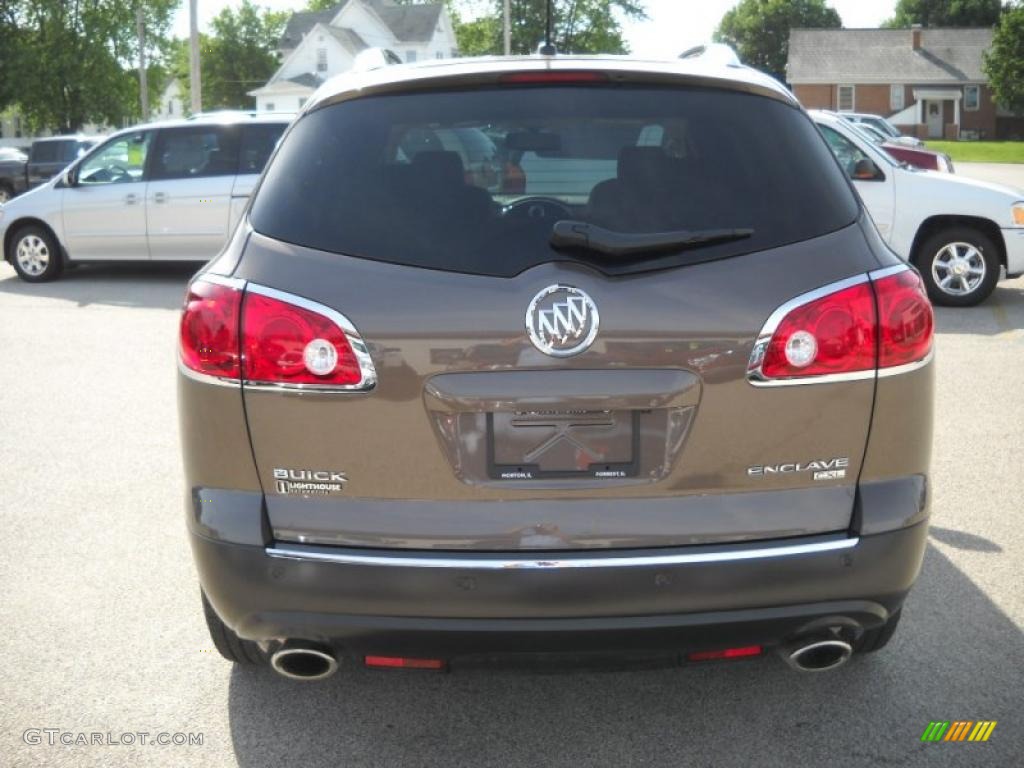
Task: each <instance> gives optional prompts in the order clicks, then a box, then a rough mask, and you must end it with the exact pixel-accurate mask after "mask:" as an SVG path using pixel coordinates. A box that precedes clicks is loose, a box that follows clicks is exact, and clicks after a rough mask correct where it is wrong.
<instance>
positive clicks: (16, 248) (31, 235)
mask: <svg viewBox="0 0 1024 768" xmlns="http://www.w3.org/2000/svg"><path fill="white" fill-rule="evenodd" d="M7 259H8V261H10V262H11V265H12V266H13V267H14V271H15V272H17V273H18V277H20V278H21V279H22V280H24V281H25V282H28V283H45V282H47V281H48V280H54V279H56V278H57V276H58V275H60V273H61V270H63V268H64V259H63V257H62V256H61V252H60V246H59V245H58V244H57V239H56V238H55V237H54V236H53V235H52V234H51V233H50V231H49V230H48V229H45V228H44V227H40V226H38V225H36V224H31V225H29V226H27V227H22V228H21V229H19V230H18V231H16V232H15V233H14V237H12V238H11V243H10V246H9V248H8V253H7Z"/></svg>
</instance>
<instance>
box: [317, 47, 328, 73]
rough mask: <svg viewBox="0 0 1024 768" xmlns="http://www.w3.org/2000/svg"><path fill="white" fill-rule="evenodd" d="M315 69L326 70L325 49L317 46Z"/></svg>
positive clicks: (318, 70)
mask: <svg viewBox="0 0 1024 768" xmlns="http://www.w3.org/2000/svg"><path fill="white" fill-rule="evenodd" d="M316 71H317V72H326V71H327V49H326V48H317V49H316Z"/></svg>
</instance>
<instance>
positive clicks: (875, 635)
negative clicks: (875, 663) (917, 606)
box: [855, 611, 900, 653]
mask: <svg viewBox="0 0 1024 768" xmlns="http://www.w3.org/2000/svg"><path fill="white" fill-rule="evenodd" d="M899 623H900V611H896V612H895V613H893V614H892V615H890V616H889V619H888V621H886V622H885V624H883V625H882V626H880V627H875V628H874V629H869V630H867V631H866V632H864V634H863V635H861V637H860V640H859V641H858V643H857V646H856V648H855V650H856V651H857V653H874V652H875V651H880V650H882V649H883V648H885V646H886V645H888V644H889V641H890V640H892V636H893V635H894V634H896V627H897V626H898V625H899Z"/></svg>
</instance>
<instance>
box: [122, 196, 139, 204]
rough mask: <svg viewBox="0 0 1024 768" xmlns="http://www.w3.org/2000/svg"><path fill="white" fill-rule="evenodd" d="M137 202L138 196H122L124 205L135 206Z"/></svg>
mask: <svg viewBox="0 0 1024 768" xmlns="http://www.w3.org/2000/svg"><path fill="white" fill-rule="evenodd" d="M137 202H139V196H138V195H136V194H135V193H132V194H130V195H125V196H124V204H125V205H135V204H136V203H137Z"/></svg>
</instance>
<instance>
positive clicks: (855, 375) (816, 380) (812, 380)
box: [747, 368, 875, 387]
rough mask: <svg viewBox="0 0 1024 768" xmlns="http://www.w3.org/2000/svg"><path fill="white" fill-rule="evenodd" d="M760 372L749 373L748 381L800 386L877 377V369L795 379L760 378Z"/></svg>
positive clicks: (758, 385) (763, 384)
mask: <svg viewBox="0 0 1024 768" xmlns="http://www.w3.org/2000/svg"><path fill="white" fill-rule="evenodd" d="M755 375H756V376H760V372H757V373H755V374H751V373H748V374H747V377H748V378H747V381H749V382H750V383H751V384H753V385H754V386H755V387H799V386H802V385H804V384H835V383H838V382H841V381H865V380H867V379H873V378H875V369H874V368H869V369H868V370H866V371H850V372H849V373H823V374H820V375H818V376H802V377H800V378H794V379H759V378H754V376H755Z"/></svg>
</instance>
